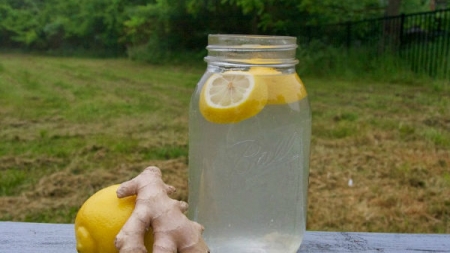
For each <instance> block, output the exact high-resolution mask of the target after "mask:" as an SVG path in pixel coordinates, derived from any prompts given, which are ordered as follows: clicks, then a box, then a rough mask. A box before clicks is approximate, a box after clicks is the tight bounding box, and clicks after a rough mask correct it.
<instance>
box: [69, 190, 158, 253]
mask: <svg viewBox="0 0 450 253" xmlns="http://www.w3.org/2000/svg"><path fill="white" fill-rule="evenodd" d="M118 188H119V185H112V186H109V187H106V188H104V189H102V190H100V191H98V192H96V193H95V194H94V195H92V196H91V197H90V198H89V199H88V200H86V202H84V204H83V205H82V206H81V208H80V210H79V211H78V213H77V217H76V219H75V237H76V241H77V251H78V253H117V252H118V250H117V249H116V247H115V245H114V240H115V238H116V235H117V234H118V233H119V231H120V229H121V228H122V226H123V225H124V224H125V222H126V221H127V220H128V218H129V217H130V215H131V213H132V212H133V210H134V206H135V201H136V197H135V196H131V197H126V198H122V199H119V198H117V195H116V191H117V189H118ZM152 245H153V234H152V231H151V230H149V231H147V233H146V234H145V247H146V248H147V251H148V252H149V253H151V252H152Z"/></svg>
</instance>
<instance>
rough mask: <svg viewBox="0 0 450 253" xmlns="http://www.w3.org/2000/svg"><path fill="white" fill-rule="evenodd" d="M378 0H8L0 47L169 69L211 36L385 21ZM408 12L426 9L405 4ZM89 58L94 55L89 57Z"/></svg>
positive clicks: (0, 9)
mask: <svg viewBox="0 0 450 253" xmlns="http://www.w3.org/2000/svg"><path fill="white" fill-rule="evenodd" d="M386 3H387V1H379V0H348V1H334V0H323V1H313V0H300V1H299V0H277V1H275V0H220V1H217V0H66V1H61V0H45V1H44V0H1V1H0V36H1V38H2V40H1V41H0V46H3V47H15V48H20V49H26V50H39V51H47V52H51V53H53V54H58V53H60V54H85V53H88V52H91V54H95V55H100V56H101V55H123V54H128V56H129V57H130V58H132V59H138V60H144V61H147V62H162V61H164V60H166V59H172V58H174V54H177V52H182V51H194V52H198V51H199V50H204V47H205V45H206V43H207V41H206V38H207V35H208V34H211V33H239V34H257V33H258V34H274V35H291V36H296V35H300V31H299V29H300V28H299V27H302V26H304V25H314V24H329V23H335V22H345V21H349V20H358V19H363V18H371V17H379V16H382V15H383V13H384V10H385V8H386ZM401 8H402V9H401V10H402V11H403V12H412V11H422V10H426V8H427V4H425V1H422V0H411V1H402V7H401ZM88 54H89V53H88Z"/></svg>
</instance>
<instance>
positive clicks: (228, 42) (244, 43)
mask: <svg viewBox="0 0 450 253" xmlns="http://www.w3.org/2000/svg"><path fill="white" fill-rule="evenodd" d="M296 48H297V38H296V37H291V36H278V35H244V34H210V35H209V36H208V46H207V47H206V49H207V50H208V56H206V57H205V61H206V62H208V63H213V64H214V65H221V66H238V67H239V66H254V65H262V66H276V67H283V66H287V67H290V66H293V65H295V64H297V63H298V60H297V59H295V53H296ZM255 59H257V60H255Z"/></svg>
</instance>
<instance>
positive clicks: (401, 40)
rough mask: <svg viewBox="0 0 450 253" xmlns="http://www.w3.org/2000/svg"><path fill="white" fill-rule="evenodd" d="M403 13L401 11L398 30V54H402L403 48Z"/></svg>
mask: <svg viewBox="0 0 450 253" xmlns="http://www.w3.org/2000/svg"><path fill="white" fill-rule="evenodd" d="M404 26H405V14H404V13H402V15H401V16H400V31H399V33H400V34H399V45H398V52H399V54H400V55H402V50H403V43H404V35H403V34H404V29H405V27H404Z"/></svg>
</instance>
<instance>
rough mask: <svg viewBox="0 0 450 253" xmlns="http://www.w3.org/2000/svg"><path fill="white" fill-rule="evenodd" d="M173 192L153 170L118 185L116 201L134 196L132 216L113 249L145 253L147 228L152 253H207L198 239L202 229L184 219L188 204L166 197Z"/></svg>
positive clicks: (147, 170) (123, 252)
mask: <svg viewBox="0 0 450 253" xmlns="http://www.w3.org/2000/svg"><path fill="white" fill-rule="evenodd" d="M174 191H175V188H174V187H173V186H170V185H167V184H165V183H164V182H163V180H162V178H161V170H160V169H159V168H157V167H154V166H151V167H148V168H146V169H145V170H144V171H143V172H142V173H141V174H139V175H138V176H137V177H135V178H133V179H131V180H130V181H127V182H124V183H122V184H121V185H120V187H119V189H118V190H117V197H119V198H123V197H127V196H132V195H137V197H136V206H135V208H134V211H133V213H132V214H131V216H130V218H129V219H128V220H127V222H126V223H125V224H124V226H123V227H122V229H121V230H120V232H119V234H118V235H117V236H116V240H115V246H116V248H117V249H118V250H119V252H120V253H131V252H133V253H147V250H146V248H145V246H144V234H145V232H146V231H147V230H148V229H149V228H150V227H151V228H152V229H153V237H154V243H153V253H177V252H178V253H207V252H209V249H208V246H207V245H206V243H205V242H204V241H203V238H202V236H201V234H202V232H203V227H202V226H201V225H200V224H198V223H197V222H194V221H191V220H189V219H188V218H187V217H186V216H185V215H184V212H185V211H186V210H187V208H188V204H187V203H186V202H183V201H178V200H174V199H172V198H170V197H169V196H168V194H170V193H172V192H174Z"/></svg>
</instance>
